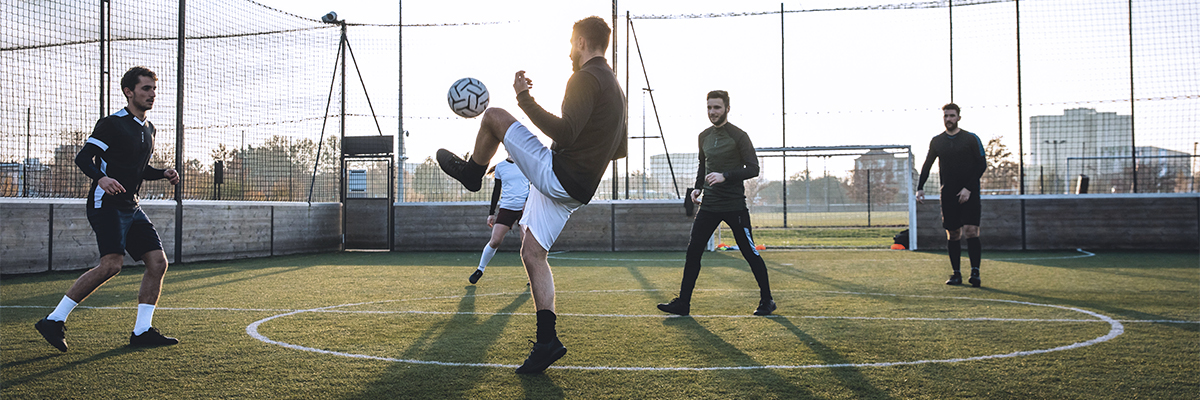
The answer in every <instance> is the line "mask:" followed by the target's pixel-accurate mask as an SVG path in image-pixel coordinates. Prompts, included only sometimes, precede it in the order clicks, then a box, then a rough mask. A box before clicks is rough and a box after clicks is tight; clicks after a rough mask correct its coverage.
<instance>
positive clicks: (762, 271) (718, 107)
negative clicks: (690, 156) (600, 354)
mask: <svg viewBox="0 0 1200 400" xmlns="http://www.w3.org/2000/svg"><path fill="white" fill-rule="evenodd" d="M728 117H729V93H727V92H725V91H724V90H714V91H712V92H708V120H709V121H711V122H712V124H713V126H710V127H708V129H705V130H704V131H703V132H700V139H699V147H700V166H699V168H698V169H697V171H696V186H695V187H696V189H694V190H692V191H691V193H688V197H689V198H690V199H691V201H692V202H693V203H695V204H698V205H700V210H699V211H697V212H696V220H695V222H693V223H692V235H691V239H690V241H689V242H688V248H687V260H686V261H685V262H684V264H683V283H682V284H680V285H679V297H676V298H675V299H672V300H671V302H670V303H662V304H659V305H658V309H659V310H662V311H664V312H668V313H672V314H679V315H688V314H689V313H690V312H691V301H692V290H693V289H695V287H696V278H697V277H698V276H699V275H700V256H701V255H703V254H704V249H705V247H707V244H708V240H709V238H710V237H712V234H713V231H714V230H716V229H717V226H718V225H720V224H721V221H724V222H725V224H726V225H729V229H730V231H732V232H733V237H734V240H736V241H737V245H738V249H739V250H741V252H742V256H743V257H745V258H746V262H748V263H750V271H751V272H754V279H755V280H756V281H758V291H759V297H760V300H759V303H758V308H757V309H755V310H754V315H770V314H771V312H773V311H775V300H774V299H772V297H771V283H770V281H769V280H768V279H767V265H766V263H765V262H763V259H762V256H760V255H759V254H758V249H756V248H755V245H754V238H753V236H752V235H751V233H750V210H749V209H747V208H746V188H745V185H743V184H742V181H744V180H746V179H750V178H753V177H756V176H758V157H757V155H756V154H755V153H754V144H753V143H751V142H750V136H749V135H747V134H746V132H745V131H743V130H741V129H739V128H738V127H736V126H733V124H731V123H729V122H728V121H727V119H728ZM701 195H703V196H704V201H703V203H702V202H701V201H700V196H701Z"/></svg>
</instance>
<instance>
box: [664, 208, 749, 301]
mask: <svg viewBox="0 0 1200 400" xmlns="http://www.w3.org/2000/svg"><path fill="white" fill-rule="evenodd" d="M722 221H724V222H725V224H726V225H729V229H730V230H731V231H733V238H734V240H736V241H737V245H738V249H739V250H741V252H742V257H745V258H746V262H747V263H749V264H750V271H751V272H754V280H756V281H758V291H759V296H760V297H761V298H762V299H763V300H767V299H771V282H770V281H769V280H768V279H767V264H766V263H764V262H763V259H762V256H760V255H759V254H758V250H756V249H755V248H754V236H753V235H752V234H751V232H750V211H749V210H742V211H732V212H711V211H705V210H704V209H700V211H699V212H697V213H696V221H695V222H693V223H692V237H691V240H690V241H688V248H687V261H685V262H684V264H683V283H681V284H680V285H679V298H680V299H681V300H686V301H691V299H692V290H693V289H695V288H696V277H698V276H700V256H702V255H704V250H705V247H707V245H708V239H709V238H710V237H712V234H713V231H715V230H716V229H717V226H718V225H720V224H721V222H722Z"/></svg>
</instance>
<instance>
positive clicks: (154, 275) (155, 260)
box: [138, 250, 167, 305]
mask: <svg viewBox="0 0 1200 400" xmlns="http://www.w3.org/2000/svg"><path fill="white" fill-rule="evenodd" d="M142 261H143V262H145V263H146V273H145V274H143V275H142V287H141V288H140V289H138V304H150V305H158V295H159V294H160V293H162V282H163V276H165V275H166V274H167V254H166V253H164V252H163V251H162V250H151V251H148V252H146V254H143V255H142Z"/></svg>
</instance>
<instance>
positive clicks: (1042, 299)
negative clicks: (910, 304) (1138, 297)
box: [971, 282, 1200, 332]
mask: <svg viewBox="0 0 1200 400" xmlns="http://www.w3.org/2000/svg"><path fill="white" fill-rule="evenodd" d="M984 283H985V284H986V283H987V282H984ZM971 289H974V290H981V291H984V292H988V293H999V294H1005V295H1010V296H1013V297H1014V298H1020V299H1021V300H1022V301H1030V302H1034V303H1042V304H1053V305H1057V306H1068V307H1076V308H1081V309H1084V310H1089V311H1096V312H1099V313H1101V314H1104V315H1107V316H1108V317H1109V318H1112V319H1116V320H1122V319H1134V320H1147V321H1173V320H1178V319H1179V318H1173V317H1167V316H1163V315H1159V314H1150V313H1146V312H1142V311H1137V310H1130V309H1128V308H1120V307H1113V306H1111V305H1106V304H1101V303H1096V302H1093V301H1088V300H1077V299H1065V298H1058V297H1048V296H1042V295H1036V294H1029V293H1022V292H1013V291H1008V290H1001V289H993V288H989V287H987V285H984V286H983V287H981V288H971ZM1150 324H1153V325H1159V326H1166V327H1170V328H1176V329H1182V330H1184V331H1187V332H1200V324H1195V323H1173V322H1150Z"/></svg>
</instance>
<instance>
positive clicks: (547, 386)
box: [517, 374, 566, 399]
mask: <svg viewBox="0 0 1200 400" xmlns="http://www.w3.org/2000/svg"><path fill="white" fill-rule="evenodd" d="M517 378H518V379H520V380H521V389H523V390H524V391H525V398H527V399H563V398H566V393H563V389H562V387H561V386H559V385H558V384H557V383H555V382H554V378H552V377H551V376H549V375H546V374H521V375H517Z"/></svg>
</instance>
